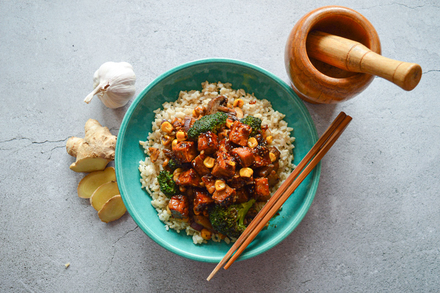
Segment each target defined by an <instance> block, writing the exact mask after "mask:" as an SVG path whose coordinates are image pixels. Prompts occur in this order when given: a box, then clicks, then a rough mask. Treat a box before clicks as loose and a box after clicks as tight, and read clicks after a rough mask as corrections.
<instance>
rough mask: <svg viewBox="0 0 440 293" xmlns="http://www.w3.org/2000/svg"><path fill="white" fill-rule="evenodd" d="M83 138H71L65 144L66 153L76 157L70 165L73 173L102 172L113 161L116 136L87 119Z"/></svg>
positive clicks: (97, 123)
mask: <svg viewBox="0 0 440 293" xmlns="http://www.w3.org/2000/svg"><path fill="white" fill-rule="evenodd" d="M84 130H85V135H84V138H78V137H71V138H69V139H68V140H67V142H66V151H67V153H68V154H69V155H71V156H73V157H76V161H75V162H74V163H72V164H71V165H70V169H71V170H73V171H75V172H87V173H88V172H93V171H101V170H104V169H105V167H106V166H107V164H108V163H109V162H110V161H113V160H114V159H115V147H116V136H114V135H113V134H111V133H110V130H109V129H108V128H107V127H103V126H102V125H101V124H99V122H98V121H96V120H95V119H89V120H87V122H86V125H85V127H84Z"/></svg>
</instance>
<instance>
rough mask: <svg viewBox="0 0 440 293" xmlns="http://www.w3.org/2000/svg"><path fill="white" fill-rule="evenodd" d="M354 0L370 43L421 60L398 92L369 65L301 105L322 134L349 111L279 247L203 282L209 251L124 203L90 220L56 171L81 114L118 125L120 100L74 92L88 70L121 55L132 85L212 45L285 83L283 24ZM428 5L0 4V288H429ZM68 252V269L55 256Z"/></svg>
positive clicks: (433, 6) (212, 53) (435, 136)
mask: <svg viewBox="0 0 440 293" xmlns="http://www.w3.org/2000/svg"><path fill="white" fill-rule="evenodd" d="M330 4H337V5H343V6H347V7H350V8H353V9H355V10H357V11H359V12H360V13H362V14H363V15H364V16H365V17H367V18H368V19H369V20H370V22H371V23H372V24H373V25H374V26H375V27H376V29H377V31H378V33H379V36H380V38H381V41H382V49H383V55H384V56H387V57H391V58H394V59H399V60H403V61H411V62H417V63H419V64H420V65H421V66H422V68H423V77H422V80H421V82H420V84H419V85H418V87H417V88H416V89H415V90H413V91H411V92H405V91H403V90H401V89H400V88H398V87H397V86H395V85H393V84H391V83H389V82H387V81H385V80H383V79H380V78H375V80H374V81H373V83H372V85H371V86H370V87H369V88H368V89H367V90H365V91H364V92H363V93H362V94H360V95H359V96H358V97H356V98H355V99H353V100H351V101H348V102H346V103H343V104H338V105H311V104H307V107H308V109H309V110H310V113H311V115H312V117H313V119H314V121H315V123H316V126H317V129H318V133H319V134H321V133H322V132H323V131H324V130H325V129H326V127H327V126H328V125H329V123H330V122H331V121H332V120H333V118H334V117H335V116H336V115H337V113H339V111H345V112H346V113H347V114H349V115H351V116H352V117H353V118H354V119H353V122H352V123H351V124H350V126H349V128H348V129H347V130H346V132H345V133H344V134H343V136H342V137H341V138H340V140H339V141H338V142H337V144H336V145H335V147H334V148H333V149H332V150H331V151H330V152H329V154H328V155H327V156H326V157H325V158H324V160H323V163H322V176H321V181H320V185H319V188H318V192H317V194H316V198H315V200H314V202H313V204H312V206H311V208H310V210H309V213H308V214H307V215H306V217H305V218H304V220H303V222H302V223H301V224H300V225H299V226H298V228H297V229H296V230H295V231H294V232H293V233H292V234H291V235H290V236H289V237H288V238H287V239H286V240H284V241H283V242H282V243H281V244H279V245H278V246H276V247H275V248H273V249H272V250H270V251H268V252H266V253H264V254H262V255H260V256H258V257H255V258H253V259H250V260H247V261H243V262H239V263H236V264H234V266H233V267H231V269H230V270H228V271H224V270H222V271H220V272H219V273H218V274H217V275H216V276H215V278H214V279H213V280H212V281H211V282H207V281H205V279H206V277H207V276H208V274H209V272H210V271H211V270H212V269H213V268H214V265H213V264H207V263H199V262H195V261H191V260H187V259H184V258H181V257H179V256H176V255H174V254H172V253H170V252H168V251H167V250H164V249H163V248H162V247H160V246H159V245H157V244H156V243H155V242H153V241H152V240H151V239H150V238H148V237H147V236H146V235H145V234H144V233H143V232H142V231H141V229H139V228H138V227H137V226H136V224H135V223H134V221H133V220H132V219H131V217H130V216H129V215H126V216H124V217H123V218H122V219H120V220H119V221H117V222H114V223H112V224H104V223H101V222H100V221H99V219H98V217H97V214H96V212H95V211H94V210H93V209H92V208H91V207H90V206H89V204H88V203H87V201H86V200H83V199H80V198H78V196H77V194H76V186H77V184H78V182H79V180H80V179H81V178H82V177H83V175H82V174H76V173H74V172H72V171H71V170H69V168H68V166H69V165H70V163H71V162H72V161H73V159H72V158H71V157H70V156H69V155H67V153H66V151H65V143H66V140H67V139H68V137H70V136H73V135H78V136H82V135H83V126H84V123H85V121H86V120H87V119H88V118H95V119H98V120H99V121H100V122H101V123H103V124H104V125H106V126H108V127H109V128H110V129H111V131H112V132H113V133H114V134H117V133H118V129H119V125H120V123H121V121H122V119H123V116H124V113H125V111H126V108H122V109H118V110H111V109H107V108H105V107H104V106H103V105H102V104H101V103H100V101H99V100H98V99H96V100H94V101H93V102H92V103H91V104H90V105H86V104H85V103H83V102H82V100H83V99H84V97H85V96H86V95H87V94H88V92H89V91H90V90H91V87H92V75H93V73H94V71H95V70H96V69H97V68H98V67H99V66H100V65H101V64H102V63H104V62H106V61H127V62H130V63H131V64H133V65H134V68H135V72H136V74H137V76H138V80H137V89H138V92H139V91H140V90H141V89H142V88H144V87H145V86H147V85H148V84H149V83H150V82H151V81H152V80H153V79H154V78H156V77H157V76H158V75H159V74H161V73H163V72H165V71H166V70H168V69H171V68H173V67H174V66H177V65H179V64H181V63H184V62H188V61H192V60H195V59H200V58H206V57H226V58H235V59H240V60H244V61H247V62H251V63H254V64H257V65H259V66H261V67H263V68H265V69H267V70H269V71H271V72H272V73H274V74H275V75H277V76H279V77H280V78H282V79H283V80H284V81H286V82H287V81H288V80H287V75H286V73H285V69H284V61H283V53H284V52H283V50H284V44H285V42H286V39H287V36H288V34H289V32H290V30H291V28H292V27H293V25H294V24H295V22H296V21H297V20H298V19H299V18H300V17H301V16H302V15H304V14H305V13H307V12H309V11H310V10H312V9H315V8H317V7H320V6H325V5H330ZM439 15H440V6H439V4H438V2H437V1H433V0H431V1H409V0H400V1H391V0H384V1H382V0H369V1H360V0H357V1H335V2H329V1H320V0H316V1H302V2H300V1H229V0H228V1H145V0H144V1H137V0H136V1H129V2H124V1H114V0H112V1H101V0H98V1H84V0H80V1H40V0H38V1H1V2H0V61H1V68H0V97H1V101H2V106H1V107H0V108H1V110H0V113H1V117H2V118H1V121H0V126H1V132H0V158H1V166H2V167H1V169H0V186H1V203H0V227H1V228H0V291H1V292H220V291H223V292H308V291H310V292H438V290H439V288H440V277H439V275H440V249H439V243H440V234H439V226H440V212H439V207H440V196H439V187H440V180H439V177H440V167H439V166H440V148H439V143H440V116H439V110H440V99H439V91H440V86H439V84H440V82H439V77H440V59H439V48H440V33H439V31H440V25H439ZM66 263H70V267H69V268H67V269H66V268H65V264H66Z"/></svg>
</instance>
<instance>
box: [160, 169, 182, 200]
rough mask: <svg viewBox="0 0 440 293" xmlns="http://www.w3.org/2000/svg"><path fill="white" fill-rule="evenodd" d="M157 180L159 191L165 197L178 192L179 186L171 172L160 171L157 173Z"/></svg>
mask: <svg viewBox="0 0 440 293" xmlns="http://www.w3.org/2000/svg"><path fill="white" fill-rule="evenodd" d="M157 181H158V182H159V187H160V191H162V192H163V193H164V194H165V195H166V196H167V197H169V198H171V197H172V196H173V195H176V194H177V193H179V187H178V186H177V184H176V182H174V180H173V174H172V173H170V172H169V171H166V170H162V171H160V173H159V175H157Z"/></svg>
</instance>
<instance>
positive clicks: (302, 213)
mask: <svg viewBox="0 0 440 293" xmlns="http://www.w3.org/2000/svg"><path fill="white" fill-rule="evenodd" d="M209 63H228V64H235V65H239V66H244V67H249V68H251V69H253V70H256V71H258V72H260V73H262V74H264V75H266V76H267V77H269V78H271V79H273V80H274V81H275V82H276V83H278V84H279V85H280V86H282V87H283V88H284V89H285V90H286V91H288V92H289V93H290V94H291V95H293V96H297V95H296V93H295V92H294V90H293V89H292V88H291V87H289V86H288V85H287V84H286V83H285V82H284V81H283V80H282V79H280V78H279V77H277V76H275V75H274V74H272V73H271V72H269V71H267V70H265V69H263V68H261V67H259V66H257V65H255V64H251V63H248V62H245V61H241V60H237V59H228V58H204V59H197V60H194V61H190V62H186V63H183V64H181V65H178V66H176V67H173V68H171V69H169V70H167V71H165V72H164V73H162V74H160V75H159V76H158V77H156V78H155V79H154V80H153V81H152V82H151V83H150V84H148V86H146V87H145V88H144V89H143V90H142V91H141V92H140V93H139V94H138V95H137V96H136V98H135V100H134V101H133V103H132V104H131V105H130V106H129V108H128V110H127V112H126V113H125V115H124V118H123V120H122V123H121V126H120V129H119V133H118V137H124V136H125V132H126V129H127V124H128V121H130V120H131V116H132V115H133V113H134V111H135V109H136V108H137V106H138V104H139V103H140V101H141V100H142V98H143V96H144V95H145V94H146V93H147V92H148V91H150V90H151V89H152V88H154V86H156V85H157V84H158V83H159V82H161V81H162V80H163V79H165V78H166V77H168V76H170V75H172V74H174V73H176V72H178V71H180V70H183V69H185V68H187V67H191V66H194V65H200V64H209ZM298 101H299V102H300V103H298V106H299V108H300V109H299V110H300V111H301V112H304V113H305V114H308V115H309V116H310V112H309V111H308V109H307V108H306V106H305V105H304V103H303V102H302V101H301V99H299V98H298ZM311 122H312V123H310V124H311V125H310V130H311V132H312V135H313V136H314V139H315V140H317V138H318V135H317V131H316V125H315V124H314V122H313V120H312V119H311ZM121 152H122V142H121V141H120V140H119V139H118V140H117V141H116V150H115V170H116V178H117V179H118V178H122V177H123V175H122V168H121V165H122V162H121V159H120V158H121V156H120V155H118V154H119V153H121ZM320 175H321V162H320V163H318V165H317V166H316V167H315V169H314V170H313V179H312V180H311V185H310V188H309V189H308V194H309V196H307V197H306V198H305V201H304V203H303V205H302V207H301V209H299V210H298V211H297V212H298V215H297V216H296V217H295V221H294V223H293V227H292V229H291V230H290V231H288V232H287V233H283V234H280V235H279V236H278V237H277V238H276V239H274V240H273V241H270V242H269V243H268V244H266V245H265V246H264V247H263V248H259V249H255V250H252V251H248V252H245V253H243V254H242V255H241V256H240V258H239V259H238V261H241V260H245V259H249V258H252V257H254V256H257V255H259V254H261V253H263V252H265V251H268V250H270V249H272V248H273V247H274V246H276V245H277V244H279V243H280V242H282V241H283V240H284V239H285V238H286V237H287V236H288V235H290V234H291V233H292V232H293V231H294V230H295V229H296V227H297V226H298V225H299V223H301V221H302V219H303V218H304V216H305V215H306V213H307V212H308V210H309V208H310V206H311V204H312V202H313V199H314V197H315V195H316V192H317V188H318V184H319V181H320ZM118 184H120V185H121V186H120V187H119V189H120V193H121V197H122V199H123V201H124V203H125V205H126V207H127V211H128V212H129V214H130V216H131V217H132V219H133V220H134V221H135V223H136V224H137V225H138V227H140V228H141V230H142V231H143V232H144V233H145V234H147V236H149V237H150V238H151V239H152V240H153V241H154V242H156V243H157V244H159V245H160V246H162V247H163V248H165V249H167V250H168V251H170V252H173V253H175V254H177V255H179V256H182V257H185V258H188V259H191V260H196V261H201V262H210V263H215V262H219V261H220V259H214V258H207V257H205V256H200V255H196V254H193V253H190V252H187V251H184V250H179V249H176V248H175V247H174V246H171V245H170V244H169V243H168V242H167V241H164V240H163V239H162V238H161V237H160V236H157V235H156V234H155V233H154V231H152V230H151V229H147V227H144V226H143V225H141V224H140V220H139V219H137V218H136V217H133V216H132V215H133V214H136V213H135V212H134V211H132V210H131V206H130V205H127V201H126V198H125V196H126V195H125V193H124V192H126V191H125V190H124V189H125V183H124V182H121V183H119V182H118ZM164 229H165V228H164ZM147 230H148V231H147ZM285 234H287V235H285Z"/></svg>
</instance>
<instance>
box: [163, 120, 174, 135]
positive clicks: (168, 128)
mask: <svg viewBox="0 0 440 293" xmlns="http://www.w3.org/2000/svg"><path fill="white" fill-rule="evenodd" d="M160 130H162V131H163V132H165V133H168V134H170V133H171V132H173V130H174V128H173V125H171V123H170V122H168V121H164V122H163V123H162V125H160Z"/></svg>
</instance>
